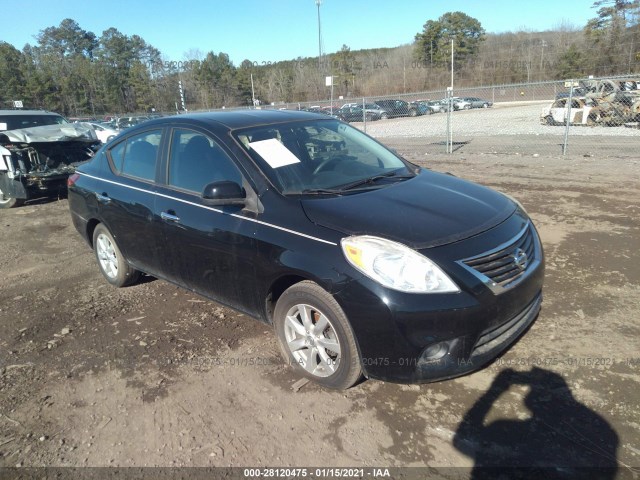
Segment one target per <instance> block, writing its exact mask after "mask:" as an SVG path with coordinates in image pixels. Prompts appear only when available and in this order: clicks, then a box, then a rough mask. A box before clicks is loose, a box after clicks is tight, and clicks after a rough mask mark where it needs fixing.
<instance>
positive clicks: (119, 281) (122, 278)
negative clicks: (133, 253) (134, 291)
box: [93, 224, 137, 287]
mask: <svg viewBox="0 0 640 480" xmlns="http://www.w3.org/2000/svg"><path fill="white" fill-rule="evenodd" d="M100 234H102V235H105V236H106V237H107V238H108V239H109V241H110V242H111V245H113V249H114V250H115V252H116V258H117V260H118V275H116V277H115V278H111V277H109V276H108V275H107V274H106V273H105V271H104V270H103V269H102V264H101V263H100V259H99V258H98V248H97V240H98V236H99V235H100ZM93 252H94V255H95V257H96V261H97V262H98V268H99V269H100V273H102V275H103V276H104V278H105V279H106V280H107V282H109V283H110V284H111V285H113V286H115V287H124V286H126V285H129V284H130V283H132V282H133V281H135V279H136V278H137V276H136V275H137V272H136V271H135V270H133V269H132V268H131V267H130V266H129V264H128V263H127V261H126V260H125V258H124V256H123V255H122V252H121V251H120V247H119V246H118V243H117V242H116V241H115V239H114V238H113V235H111V232H110V231H109V229H108V228H107V227H105V226H104V225H103V224H100V225H98V226H97V227H96V228H95V230H94V231H93ZM134 277H135V278H134Z"/></svg>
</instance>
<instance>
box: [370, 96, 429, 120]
mask: <svg viewBox="0 0 640 480" xmlns="http://www.w3.org/2000/svg"><path fill="white" fill-rule="evenodd" d="M374 103H375V104H376V105H378V106H379V107H380V108H381V109H382V110H385V111H386V112H387V115H388V116H389V118H392V117H415V116H416V115H418V114H419V113H418V106H417V105H414V104H412V103H409V102H406V101H404V100H376V101H375V102H374Z"/></svg>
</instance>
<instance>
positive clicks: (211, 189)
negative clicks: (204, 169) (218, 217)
mask: <svg viewBox="0 0 640 480" xmlns="http://www.w3.org/2000/svg"><path fill="white" fill-rule="evenodd" d="M246 198H247V192H245V191H244V188H242V187H241V186H240V185H238V184H237V183H236V182H229V181H222V182H213V183H210V184H208V185H207V186H206V187H204V190H203V191H202V199H203V200H204V201H205V204H207V205H212V206H214V205H244V204H245V203H246Z"/></svg>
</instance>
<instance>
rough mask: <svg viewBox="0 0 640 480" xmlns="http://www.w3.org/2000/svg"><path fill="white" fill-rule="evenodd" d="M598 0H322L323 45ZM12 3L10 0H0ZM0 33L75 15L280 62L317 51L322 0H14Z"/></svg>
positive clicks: (164, 40)
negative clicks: (447, 18)
mask: <svg viewBox="0 0 640 480" xmlns="http://www.w3.org/2000/svg"><path fill="white" fill-rule="evenodd" d="M592 4H593V1H591V0H563V1H557V0H536V1H518V0H494V1H482V2H481V1H472V0H448V1H428V0H398V1H395V2H393V1H389V0H386V1H382V0H367V1H365V0H323V2H322V6H321V7H320V15H321V21H322V37H323V47H324V52H325V53H329V52H335V51H337V50H339V49H340V47H341V46H342V45H343V44H346V45H348V46H349V47H351V49H352V50H359V49H362V48H374V47H395V46H398V45H402V44H406V43H410V42H411V41H412V40H413V37H414V36H415V34H416V33H417V32H419V31H421V30H422V26H423V25H424V23H425V22H426V21H427V20H431V19H433V20H435V19H437V18H438V17H439V16H440V15H442V14H443V13H446V12H449V11H456V10H459V11H462V12H464V13H466V14H468V15H471V16H472V17H475V18H477V19H478V20H480V22H481V23H482V26H483V27H484V28H485V30H487V31H488V32H506V31H516V30H520V29H525V30H529V31H539V30H550V29H553V28H554V27H557V26H558V25H560V24H561V23H563V22H564V23H568V24H570V25H573V26H575V27H578V28H581V27H582V26H584V24H585V23H586V21H587V20H588V19H589V18H591V17H593V16H595V10H594V9H593V8H591V5H592ZM0 6H4V7H5V8H4V9H3V10H5V11H7V10H8V0H0ZM10 10H11V14H10V15H9V16H8V17H7V18H5V20H4V21H3V22H2V23H3V24H2V29H1V30H0V40H4V41H6V42H9V43H11V44H13V45H14V46H16V47H17V48H18V49H22V47H23V46H24V45H25V44H26V43H31V44H35V43H36V41H35V38H34V37H35V35H37V34H38V32H39V31H40V30H42V29H44V28H46V27H50V26H57V25H59V24H60V22H61V21H62V20H63V19H64V18H73V19H74V20H76V21H77V22H78V23H79V24H80V26H81V27H82V28H84V29H85V30H89V31H92V32H94V33H95V34H96V35H98V36H99V35H100V34H101V33H102V31H103V30H106V29H107V28H109V27H115V28H117V29H118V30H120V31H121V32H123V33H125V34H127V35H133V34H138V35H140V36H141V37H142V38H144V39H145V40H146V41H147V42H148V43H150V44H151V45H153V46H154V47H156V48H158V49H159V50H160V51H161V52H162V53H163V55H164V57H165V60H174V61H179V60H188V59H191V58H193V55H190V54H189V52H190V51H192V50H194V49H198V50H200V51H201V52H203V53H206V52H208V51H214V52H216V53H218V52H225V53H228V54H229V56H230V57H231V60H232V61H233V62H234V63H235V64H236V65H238V64H240V62H242V60H244V59H249V60H251V61H255V62H259V63H261V62H273V61H279V60H288V59H294V58H297V57H310V56H316V55H317V54H318V29H317V9H316V6H315V0H226V1H223V0H209V1H206V0H200V1H194V0H182V1H175V0H174V1H169V0H155V1H153V2H146V1H137V0H107V1H101V2H96V1H92V0H85V1H80V2H79V1H78V0H53V1H44V0H39V1H38V0H21V1H20V2H18V3H15V2H12V4H11V8H10Z"/></svg>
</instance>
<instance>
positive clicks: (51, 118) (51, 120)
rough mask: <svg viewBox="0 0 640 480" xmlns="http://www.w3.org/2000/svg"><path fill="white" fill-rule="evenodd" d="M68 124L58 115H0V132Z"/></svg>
mask: <svg viewBox="0 0 640 480" xmlns="http://www.w3.org/2000/svg"><path fill="white" fill-rule="evenodd" d="M64 123H69V122H67V121H66V120H65V119H64V118H63V117H61V116H60V115H38V114H33V115H21V114H19V115H0V131H2V130H19V129H21V128H31V127H42V126H44V125H58V124H64Z"/></svg>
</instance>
